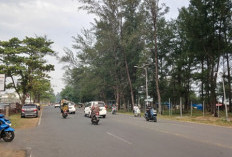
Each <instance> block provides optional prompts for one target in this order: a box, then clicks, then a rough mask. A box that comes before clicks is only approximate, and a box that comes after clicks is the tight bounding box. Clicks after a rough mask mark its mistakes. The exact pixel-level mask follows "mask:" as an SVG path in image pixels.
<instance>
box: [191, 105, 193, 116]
mask: <svg viewBox="0 0 232 157" xmlns="http://www.w3.org/2000/svg"><path fill="white" fill-rule="evenodd" d="M192 116H193V102H192V101H191V117H192Z"/></svg>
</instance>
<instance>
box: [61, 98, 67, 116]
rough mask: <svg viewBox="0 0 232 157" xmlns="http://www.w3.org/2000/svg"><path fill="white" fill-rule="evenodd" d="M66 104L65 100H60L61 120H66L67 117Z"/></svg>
mask: <svg viewBox="0 0 232 157" xmlns="http://www.w3.org/2000/svg"><path fill="white" fill-rule="evenodd" d="M68 103H69V101H68V100H65V99H62V100H61V102H60V110H61V113H62V116H63V118H66V117H67V116H68V112H69V109H68Z"/></svg>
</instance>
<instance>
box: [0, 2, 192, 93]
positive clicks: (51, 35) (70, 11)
mask: <svg viewBox="0 0 232 157" xmlns="http://www.w3.org/2000/svg"><path fill="white" fill-rule="evenodd" d="M160 3H166V5H167V6H169V7H170V12H169V13H168V14H167V15H166V17H167V18H168V19H170V18H176V17H177V16H178V8H181V7H182V6H188V4H189V0H160ZM78 5H79V4H78V2H77V1H76V0H0V40H3V41H4V40H9V39H10V38H12V37H18V38H19V39H23V38H25V36H28V37H35V35H37V36H44V35H46V36H47V38H48V39H50V40H52V41H54V44H53V47H52V48H53V50H55V51H56V52H58V54H59V56H62V55H63V54H64V52H63V49H64V47H67V48H71V47H72V41H73V40H72V36H76V34H78V33H80V32H81V29H82V28H89V27H90V26H91V25H90V22H93V15H88V14H87V13H86V12H84V11H78V9H77V8H78ZM48 61H49V63H50V64H54V65H55V71H53V72H51V73H50V76H51V78H52V79H51V83H52V86H53V89H54V91H55V93H57V92H60V91H61V90H62V88H64V86H65V84H64V82H63V80H62V77H63V74H64V70H63V69H62V67H63V65H62V64H60V63H59V62H58V61H57V60H56V58H55V57H49V58H48Z"/></svg>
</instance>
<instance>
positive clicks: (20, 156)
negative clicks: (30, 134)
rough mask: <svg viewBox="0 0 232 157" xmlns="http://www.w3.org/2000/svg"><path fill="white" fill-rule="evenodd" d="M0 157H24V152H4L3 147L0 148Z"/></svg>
mask: <svg viewBox="0 0 232 157" xmlns="http://www.w3.org/2000/svg"><path fill="white" fill-rule="evenodd" d="M0 156H1V157H25V156H26V151H25V150H9V149H8V150H5V149H4V147H3V148H2V146H1V147H0Z"/></svg>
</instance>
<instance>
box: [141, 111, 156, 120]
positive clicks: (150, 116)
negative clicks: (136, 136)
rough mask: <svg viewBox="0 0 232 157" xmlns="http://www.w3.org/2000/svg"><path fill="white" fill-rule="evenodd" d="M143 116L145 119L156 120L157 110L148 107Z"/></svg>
mask: <svg viewBox="0 0 232 157" xmlns="http://www.w3.org/2000/svg"><path fill="white" fill-rule="evenodd" d="M144 118H145V119H146V121H150V120H151V121H154V122H157V112H156V110H154V109H153V108H151V109H149V110H148V111H147V112H146V113H145V115H144Z"/></svg>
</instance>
